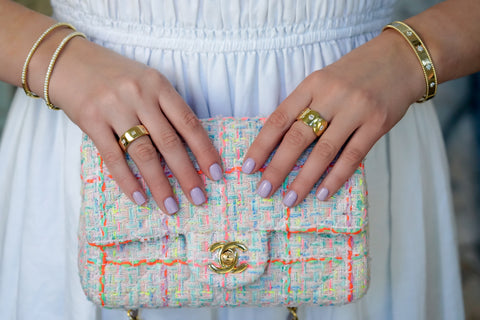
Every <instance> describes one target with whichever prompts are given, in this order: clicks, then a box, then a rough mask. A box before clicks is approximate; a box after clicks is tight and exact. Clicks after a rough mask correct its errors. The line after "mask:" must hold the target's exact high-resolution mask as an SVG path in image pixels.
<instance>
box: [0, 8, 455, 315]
mask: <svg viewBox="0 0 480 320" xmlns="http://www.w3.org/2000/svg"><path fill="white" fill-rule="evenodd" d="M52 2H53V3H52V4H53V7H54V12H55V16H56V18H57V19H58V20H60V21H68V22H70V23H72V24H73V25H75V26H76V27H77V29H79V30H80V31H83V32H85V33H86V34H87V35H88V36H89V38H90V39H91V40H92V41H95V42H96V43H98V44H100V45H102V46H105V47H108V48H110V49H112V50H115V51H117V52H119V53H121V54H123V55H126V56H128V57H130V58H132V59H135V60H138V61H141V62H144V63H146V64H149V65H150V66H152V67H155V68H157V69H158V70H160V71H161V72H162V73H163V74H164V75H165V76H166V77H168V79H169V80H170V81H171V82H172V83H173V85H174V86H175V88H176V89H177V90H178V92H180V94H181V95H182V96H183V97H184V98H185V100H186V101H187V103H188V104H189V105H190V106H191V107H192V108H193V109H194V110H195V112H196V113H197V115H198V116H199V117H210V116H215V115H224V116H238V117H240V116H256V115H268V114H270V113H271V112H272V111H273V110H274V109H275V108H276V107H277V106H278V104H279V103H280V102H281V101H282V100H283V99H284V98H285V97H286V96H287V95H288V94H289V93H290V92H291V91H292V90H293V89H294V88H295V87H296V86H297V85H298V84H299V83H300V82H301V81H302V80H303V79H304V78H305V76H307V75H308V74H310V73H311V72H313V71H314V70H317V69H320V68H322V67H324V66H325V65H327V64H330V63H332V62H334V61H336V60H337V59H339V58H340V57H341V56H342V55H343V54H345V53H347V52H349V51H350V50H351V49H353V48H355V47H357V46H359V45H360V44H362V43H364V42H365V41H367V40H369V39H371V38H372V37H374V36H375V35H376V34H378V33H379V32H380V30H381V28H382V26H383V25H385V24H386V23H388V22H390V21H391V13H392V6H393V2H394V0H129V1H121V0H55V1H52ZM72 76H75V75H72ZM379 90H381V88H379ZM80 139H81V132H80V130H79V129H78V128H77V127H76V126H75V125H74V124H72V123H71V122H70V121H69V120H68V119H67V118H66V117H65V115H64V114H63V113H62V112H54V111H51V110H49V109H48V108H47V107H46V106H45V105H44V104H43V102H42V101H39V100H33V99H31V98H27V97H26V96H25V95H24V94H23V92H21V91H19V92H17V95H16V97H15V100H14V102H13V105H12V107H11V110H10V114H9V118H8V120H7V124H6V127H5V131H4V135H3V141H2V144H1V148H0V154H1V159H2V165H1V166H0V313H1V318H2V319H7V320H14V319H20V320H27V319H36V320H44V319H45V320H47V319H48V320H55V319H69V320H87V319H89V320H90V319H122V317H123V319H125V317H124V315H123V313H120V312H118V311H112V310H103V311H102V310H100V309H98V308H96V307H95V306H93V305H92V304H91V303H90V302H88V301H87V300H86V298H85V297H84V294H83V292H82V290H81V288H80V283H79V279H78V276H77V264H76V259H77V236H76V232H77V221H78V215H79V208H80V177H79V167H80V165H79V161H80V154H79V145H80ZM366 171H367V182H368V187H369V202H370V209H369V210H370V211H369V214H370V225H369V230H370V247H371V249H370V255H371V286H370V289H369V291H368V293H367V295H366V296H365V297H364V298H362V299H361V300H359V301H358V302H355V303H352V304H350V305H347V306H342V307H304V308H300V312H299V313H300V317H301V319H349V320H351V319H353V320H354V319H369V320H370V319H379V320H385V319H401V320H405V319H409V320H415V319H463V317H464V315H463V304H462V295H461V283H460V275H459V267H458V257H457V249H456V239H455V234H454V220H453V214H452V203H451V199H450V189H449V181H448V168H447V163H446V157H445V154H444V146H443V142H442V137H441V133H440V130H439V126H438V123H437V119H436V115H435V113H434V110H433V107H432V105H431V104H430V103H425V104H423V105H418V106H413V107H412V108H410V110H409V111H408V112H407V114H406V115H405V117H404V119H403V120H402V121H401V122H400V123H398V125H397V126H396V127H395V128H394V129H393V130H392V131H391V132H390V133H389V134H387V135H386V136H385V137H384V138H382V139H381V140H380V141H379V142H378V143H377V144H376V145H375V146H374V148H373V149H372V150H371V152H370V153H369V154H368V156H367V160H366ZM286 314H287V313H286V310H285V309H284V308H233V309H229V308H224V309H208V308H204V309H194V310H191V309H190V310H189V309H182V310H177V309H174V310H171V309H170V310H147V311H145V312H144V313H143V319H145V320H149V319H169V320H172V319H190V318H192V319H242V320H243V319H284V318H285V317H286Z"/></svg>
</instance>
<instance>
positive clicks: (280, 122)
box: [267, 109, 290, 129]
mask: <svg viewBox="0 0 480 320" xmlns="http://www.w3.org/2000/svg"><path fill="white" fill-rule="evenodd" d="M267 122H268V124H269V125H271V126H273V127H274V128H277V129H284V128H285V127H287V126H288V125H289V123H290V121H289V119H288V116H287V115H286V114H285V112H284V111H282V110H279V109H277V110H275V112H273V113H272V114H271V115H270V117H268V121H267Z"/></svg>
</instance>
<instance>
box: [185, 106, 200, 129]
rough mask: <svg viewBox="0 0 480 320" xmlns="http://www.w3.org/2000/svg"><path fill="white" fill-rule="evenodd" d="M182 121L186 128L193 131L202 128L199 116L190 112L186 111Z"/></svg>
mask: <svg viewBox="0 0 480 320" xmlns="http://www.w3.org/2000/svg"><path fill="white" fill-rule="evenodd" d="M182 119H183V124H184V125H185V127H186V128H188V129H189V130H191V131H197V130H199V129H201V128H202V125H201V123H200V120H198V118H197V116H196V115H195V114H194V113H193V112H192V111H190V110H186V111H185V112H184V113H183V117H182Z"/></svg>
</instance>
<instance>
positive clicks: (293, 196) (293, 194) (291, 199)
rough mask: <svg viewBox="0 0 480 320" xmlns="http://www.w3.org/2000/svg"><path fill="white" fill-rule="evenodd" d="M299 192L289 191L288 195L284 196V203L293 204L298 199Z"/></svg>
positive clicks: (286, 204) (288, 205)
mask: <svg viewBox="0 0 480 320" xmlns="http://www.w3.org/2000/svg"><path fill="white" fill-rule="evenodd" d="M297 197H298V196H297V193H296V192H295V191H293V190H290V191H288V193H287V194H286V196H285V197H284V198H283V204H284V205H285V206H287V207H291V206H293V204H294V203H295V201H297Z"/></svg>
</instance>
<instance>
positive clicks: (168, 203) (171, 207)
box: [163, 197, 178, 214]
mask: <svg viewBox="0 0 480 320" xmlns="http://www.w3.org/2000/svg"><path fill="white" fill-rule="evenodd" d="M163 204H164V205H165V209H167V212H168V214H174V213H175V212H177V211H178V204H177V201H175V199H173V198H172V197H168V198H167V199H165V201H163Z"/></svg>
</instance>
